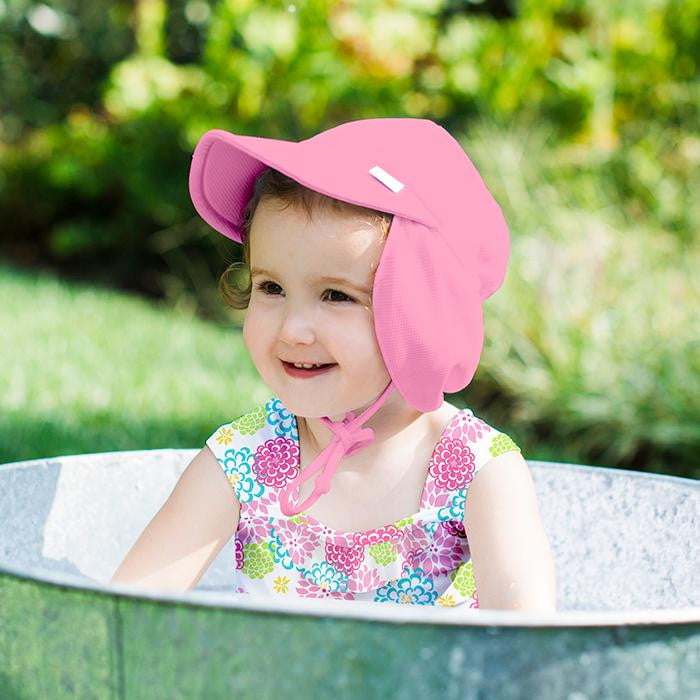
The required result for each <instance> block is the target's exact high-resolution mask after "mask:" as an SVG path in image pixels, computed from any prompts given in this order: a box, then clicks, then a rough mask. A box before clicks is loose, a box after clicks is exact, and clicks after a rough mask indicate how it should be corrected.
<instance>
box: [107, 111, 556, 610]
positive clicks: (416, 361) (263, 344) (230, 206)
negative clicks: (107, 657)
mask: <svg viewBox="0 0 700 700" xmlns="http://www.w3.org/2000/svg"><path fill="white" fill-rule="evenodd" d="M190 193H191V196H192V200H193V202H194V205H195V207H196V209H197V211H198V212H199V214H200V215H201V216H202V218H203V219H204V220H205V221H206V222H207V223H209V224H210V225H211V226H212V227H214V228H215V229H216V230H217V231H219V232H220V233H222V234H223V235H225V236H227V237H229V238H231V239H232V240H234V241H236V242H237V243H241V244H243V246H244V257H245V265H246V269H247V271H248V272H249V274H250V283H249V285H248V288H247V289H246V290H245V292H240V291H238V290H236V289H234V288H229V287H228V286H227V285H226V284H225V283H223V285H222V290H223V292H224V297H225V298H226V300H227V301H228V303H230V304H231V305H232V306H234V307H236V308H240V309H247V311H246V316H245V321H244V325H243V339H244V343H245V345H246V347H247V349H248V351H249V352H250V354H251V357H252V359H253V362H254V363H255V366H256V367H257V369H258V371H259V373H260V375H261V376H262V378H263V380H264V381H265V383H266V384H267V386H268V387H270V388H271V390H272V391H273V396H272V397H271V398H270V399H269V400H268V401H266V402H265V403H264V404H263V405H260V406H257V407H256V408H255V409H254V410H253V411H251V412H249V413H247V414H245V415H243V416H239V417H238V418H236V419H235V420H234V421H232V422H228V423H225V424H224V425H222V426H220V427H219V428H217V430H216V431H215V432H214V433H213V434H212V435H211V436H210V437H209V438H208V439H207V440H206V445H205V446H204V447H203V449H202V450H201V452H200V453H199V454H198V455H197V456H196V457H195V458H194V460H193V461H192V462H191V463H190V464H189V465H188V467H187V468H186V469H185V471H184V472H183V474H182V476H181V477H180V480H179V481H178V483H177V484H176V486H175V488H174V489H173V492H172V494H171V495H170V497H169V499H168V500H167V501H166V503H165V504H164V505H163V507H162V508H161V510H160V511H159V512H158V513H157V514H156V516H155V517H154V519H153V520H152V521H151V523H149V525H148V527H147V528H146V530H144V532H143V533H142V535H141V536H140V538H139V540H138V541H137V542H136V543H135V545H134V546H133V548H132V550H131V551H130V552H129V554H128V555H127V557H126V558H125V560H124V561H123V562H122V564H121V566H120V567H119V569H118V570H117V571H116V572H115V574H114V576H113V578H112V581H118V582H126V583H134V584H138V585H140V586H148V587H150V588H159V589H168V590H189V589H191V588H193V587H194V586H195V585H196V584H197V582H198V581H199V579H200V578H201V576H202V575H203V574H204V572H205V571H206V570H207V568H208V567H209V565H210V564H211V562H212V561H213V559H214V558H215V557H216V555H217V554H218V553H219V551H220V550H221V548H222V547H223V546H224V544H225V543H226V542H227V541H228V540H229V539H230V538H231V537H233V543H234V545H235V562H231V566H232V569H233V573H234V574H235V590H236V591H237V592H239V593H252V594H256V595H259V596H273V597H274V596H297V597H326V598H337V599H341V600H365V601H376V602H391V603H400V604H417V605H441V606H454V605H457V604H466V606H467V607H472V608H477V607H482V608H483V607H500V608H512V609H523V610H524V609H535V608H536V609H539V610H549V611H553V610H554V607H555V600H556V592H555V579H554V567H553V562H552V558H551V552H550V550H549V544H548V541H547V538H546V535H545V533H544V529H543V528H542V524H541V522H540V520H539V514H538V509H537V502H536V496H535V490H534V484H533V482H532V478H531V476H530V473H529V470H528V467H527V464H526V462H525V460H524V459H523V458H522V455H521V454H520V448H519V447H518V446H517V445H516V444H515V443H514V442H513V440H511V438H510V437H509V436H508V435H506V434H505V433H503V432H500V431H498V430H496V429H495V428H493V427H492V426H490V425H488V424H487V423H485V422H484V421H482V420H481V419H479V418H478V417H476V416H475V415H474V414H473V413H472V411H470V410H469V409H468V408H465V409H461V410H460V409H457V408H455V407H454V406H452V405H451V404H449V403H448V402H446V401H445V400H444V396H443V394H444V392H457V391H459V390H461V389H463V388H464V387H465V386H466V385H468V384H469V382H470V381H471V379H472V377H473V376H474V373H475V371H476V367H477V365H478V361H479V357H480V354H481V349H482V344H483V320H482V303H483V301H484V300H485V299H486V298H488V297H489V296H490V295H491V294H493V293H494V292H495V291H496V290H497V289H498V288H499V287H500V285H501V284H502V281H503V279H504V276H505V272H506V266H507V260H508V254H509V237H508V229H507V226H506V223H505V220H504V218H503V215H502V213H501V210H500V208H499V207H498V205H497V203H496V202H495V200H494V199H493V197H492V196H491V194H490V193H489V191H488V189H487V188H486V186H485V184H484V182H483V180H482V179H481V177H480V175H479V174H478V172H477V170H476V169H475V168H474V166H473V164H472V163H471V161H470V160H469V158H468V157H467V156H466V154H465V153H464V151H463V150H462V148H461V147H460V146H459V144H458V143H457V141H455V140H454V138H453V137H452V136H450V134H449V133H448V132H447V131H445V130H444V129H442V128H441V127H440V126H438V125H437V124H435V123H434V122H432V121H430V120H426V119H389V118H386V119H365V120H358V121H353V122H347V123H345V124H341V125H340V126H337V127H335V128H333V129H329V130H328V131H324V132H321V133H320V134H317V135H316V136H314V137H312V138H310V139H307V140H305V141H301V142H289V141H282V140H276V139H267V138H259V137H252V136H241V135H236V134H232V133H229V132H226V131H223V130H218V129H214V130H212V131H208V132H207V133H205V134H204V135H203V136H202V138H201V139H200V141H199V143H198V144H197V146H196V148H195V151H194V154H193V160H192V166H191V170H190ZM227 272H228V271H227ZM224 277H225V275H224V276H222V282H223V280H224ZM486 465H488V467H487V468H486V469H484V467H486ZM477 474H479V479H478V480H477V479H476V476H477ZM314 477H315V478H314ZM467 506H468V507H467ZM477 593H478V595H477Z"/></svg>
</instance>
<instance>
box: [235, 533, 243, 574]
mask: <svg viewBox="0 0 700 700" xmlns="http://www.w3.org/2000/svg"><path fill="white" fill-rule="evenodd" d="M233 548H234V549H235V551H236V568H237V569H242V568H243V566H244V565H245V559H244V557H243V542H241V538H240V537H234V538H233Z"/></svg>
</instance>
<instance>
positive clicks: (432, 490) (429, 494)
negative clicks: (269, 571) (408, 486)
mask: <svg viewBox="0 0 700 700" xmlns="http://www.w3.org/2000/svg"><path fill="white" fill-rule="evenodd" d="M449 502H450V493H449V491H445V489H443V488H439V487H438V485H437V483H436V481H435V479H433V478H430V477H429V478H428V480H427V481H426V483H425V497H424V502H423V503H421V508H443V507H444V506H446V505H447V504H448V503H449Z"/></svg>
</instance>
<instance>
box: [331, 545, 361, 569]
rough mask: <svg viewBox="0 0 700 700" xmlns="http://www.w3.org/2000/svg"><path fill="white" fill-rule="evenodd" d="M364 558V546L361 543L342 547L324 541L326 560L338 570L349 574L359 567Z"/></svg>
mask: <svg viewBox="0 0 700 700" xmlns="http://www.w3.org/2000/svg"><path fill="white" fill-rule="evenodd" d="M364 558H365V548H364V547H363V546H362V545H355V546H352V547H343V546H342V545H337V544H331V543H330V542H326V561H327V562H328V563H329V564H331V565H332V566H333V568H335V569H337V570H338V571H342V572H343V573H346V574H351V573H352V572H353V571H357V569H359V568H360V564H362V560H363V559H364Z"/></svg>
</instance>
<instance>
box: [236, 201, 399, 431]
mask: <svg viewBox="0 0 700 700" xmlns="http://www.w3.org/2000/svg"><path fill="white" fill-rule="evenodd" d="M383 246H384V243H383V241H382V240H381V232H380V231H379V230H378V228H377V227H376V226H373V225H372V224H371V223H369V222H367V221H365V219H364V218H363V217H362V216H360V215H347V214H343V215H341V214H337V213H335V212H330V211H325V210H324V211H316V212H314V215H313V218H312V219H311V221H307V220H306V215H305V213H304V212H303V211H297V210H296V209H294V208H292V207H289V208H287V209H286V210H284V211H282V210H281V208H280V202H279V201H278V200H273V199H265V200H263V201H262V202H261V203H260V204H259V205H258V207H257V209H256V211H255V215H254V217H253V222H252V226H251V230H250V264H251V278H252V291H251V298H250V304H249V306H248V310H247V312H246V316H245V321H244V323H243V342H244V343H245V345H246V347H247V348H248V352H249V353H250V355H251V358H252V360H253V362H254V363H255V366H256V367H257V369H258V372H259V373H260V376H261V377H262V378H263V381H264V382H265V384H266V385H267V386H268V387H269V388H270V389H271V391H273V393H274V394H275V395H276V396H279V398H280V400H281V401H282V403H283V404H284V406H285V407H286V408H287V409H288V410H289V411H290V412H291V413H293V414H296V415H299V416H304V417H308V418H318V417H320V416H328V417H330V419H331V420H334V421H336V420H342V419H343V418H344V417H345V414H346V413H347V412H348V411H356V412H357V411H358V409H362V408H364V407H366V406H368V405H369V404H370V403H372V402H373V401H374V400H375V399H376V397H377V396H378V395H379V394H380V393H381V392H382V391H383V390H384V388H385V387H386V385H387V384H388V383H389V380H390V377H389V373H388V371H387V368H386V366H385V365H384V361H383V359H382V356H381V352H380V350H379V346H378V345H377V339H376V336H375V333H374V314H373V311H372V309H371V306H370V304H371V298H370V293H371V275H372V273H373V271H374V270H375V269H376V267H377V264H378V263H379V258H380V256H381V252H382V248H383ZM324 276H325V277H337V278H342V279H344V280H347V281H346V282H341V281H329V280H327V279H326V280H324V279H322V278H323V277H324ZM282 359H285V360H289V361H297V362H312V363H318V362H323V363H331V362H334V363H337V366H336V367H333V368H332V369H330V370H328V371H326V372H324V373H322V374H320V375H318V376H316V377H308V378H306V377H305V378H295V377H292V376H290V375H288V374H287V373H286V372H285V370H284V367H283V365H282Z"/></svg>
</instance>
